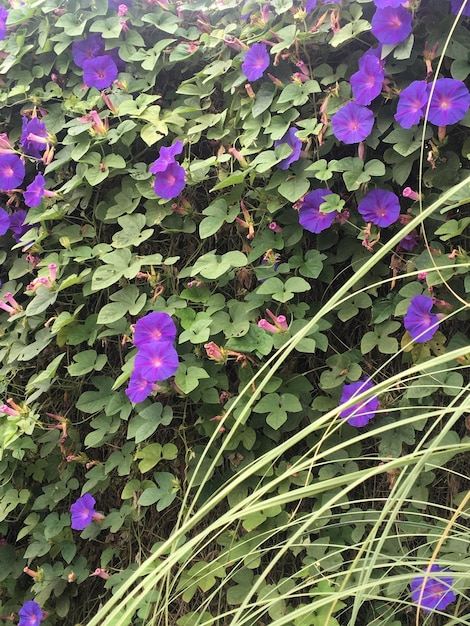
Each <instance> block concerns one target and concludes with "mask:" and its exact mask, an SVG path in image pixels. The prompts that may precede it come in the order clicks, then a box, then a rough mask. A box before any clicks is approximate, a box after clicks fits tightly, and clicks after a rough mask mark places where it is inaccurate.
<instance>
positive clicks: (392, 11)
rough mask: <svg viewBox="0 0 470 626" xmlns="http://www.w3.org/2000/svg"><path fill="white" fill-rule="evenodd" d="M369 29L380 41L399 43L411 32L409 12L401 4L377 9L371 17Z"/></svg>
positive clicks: (389, 43)
mask: <svg viewBox="0 0 470 626" xmlns="http://www.w3.org/2000/svg"><path fill="white" fill-rule="evenodd" d="M371 30H372V34H373V35H374V36H375V37H376V38H377V39H378V40H379V41H380V43H384V44H387V45H394V44H396V43H400V42H401V41H404V40H405V39H406V38H407V37H408V35H409V34H410V33H411V13H408V11H407V10H406V9H405V8H403V7H402V6H398V7H392V6H386V7H385V8H383V9H377V11H376V12H375V13H374V16H373V18H372V29H371Z"/></svg>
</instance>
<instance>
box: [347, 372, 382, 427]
mask: <svg viewBox="0 0 470 626" xmlns="http://www.w3.org/2000/svg"><path fill="white" fill-rule="evenodd" d="M373 386H374V385H373V383H372V381H371V380H369V379H368V378H366V379H364V380H359V381H357V382H356V383H351V384H350V385H345V386H344V387H343V391H342V393H341V399H340V404H344V403H345V402H348V401H349V400H351V399H353V398H354V397H356V396H358V395H360V394H361V393H365V392H366V391H369V390H370V389H372V388H373ZM378 407H379V400H378V398H377V396H371V397H369V398H368V399H367V400H364V401H362V402H361V403H359V402H357V403H356V404H353V405H352V406H350V407H349V408H347V409H343V410H342V411H341V413H340V414H339V416H340V417H342V418H344V419H347V420H348V424H351V426H365V425H366V424H368V423H369V422H370V420H371V419H372V418H373V417H374V415H375V412H376V411H377V409H378Z"/></svg>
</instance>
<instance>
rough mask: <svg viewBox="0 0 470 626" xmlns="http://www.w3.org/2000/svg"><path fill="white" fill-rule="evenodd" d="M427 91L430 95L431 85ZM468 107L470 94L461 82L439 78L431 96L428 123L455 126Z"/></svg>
mask: <svg viewBox="0 0 470 626" xmlns="http://www.w3.org/2000/svg"><path fill="white" fill-rule="evenodd" d="M428 89H429V93H430V91H431V85H429V86H428ZM469 106H470V93H469V91H468V89H467V87H466V86H465V84H464V83H463V82H462V81H461V80H455V79H454V78H439V79H438V80H436V83H435V85H434V91H433V94H432V96H431V104H430V106H429V121H430V122H431V123H432V124H436V126H447V125H448V124H455V123H456V122H460V120H461V119H462V118H463V117H465V114H466V113H467V111H468V107H469Z"/></svg>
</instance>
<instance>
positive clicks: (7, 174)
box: [0, 154, 25, 191]
mask: <svg viewBox="0 0 470 626" xmlns="http://www.w3.org/2000/svg"><path fill="white" fill-rule="evenodd" d="M24 175H25V167H24V163H23V161H22V160H21V159H20V157H19V156H18V155H17V154H0V189H3V191H8V190H10V189H16V188H17V187H19V186H20V185H21V183H22V182H23V179H24Z"/></svg>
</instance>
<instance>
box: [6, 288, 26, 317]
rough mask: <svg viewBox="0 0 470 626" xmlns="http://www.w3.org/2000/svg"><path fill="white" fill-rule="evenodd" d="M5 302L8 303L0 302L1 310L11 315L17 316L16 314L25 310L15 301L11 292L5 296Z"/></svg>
mask: <svg viewBox="0 0 470 626" xmlns="http://www.w3.org/2000/svg"><path fill="white" fill-rule="evenodd" d="M3 300H6V302H2V301H0V309H2V310H3V311H6V312H7V313H8V314H9V315H16V313H19V312H20V311H22V310H23V307H22V306H21V304H19V303H18V302H17V301H16V300H15V298H14V297H13V295H12V294H11V293H10V292H8V293H5V294H4V295H3ZM7 303H8V304H7Z"/></svg>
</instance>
